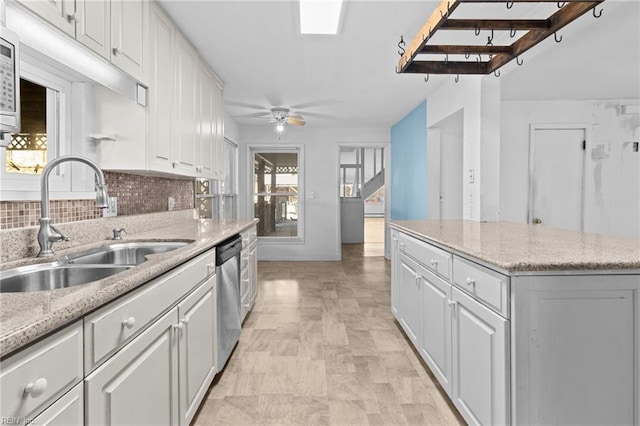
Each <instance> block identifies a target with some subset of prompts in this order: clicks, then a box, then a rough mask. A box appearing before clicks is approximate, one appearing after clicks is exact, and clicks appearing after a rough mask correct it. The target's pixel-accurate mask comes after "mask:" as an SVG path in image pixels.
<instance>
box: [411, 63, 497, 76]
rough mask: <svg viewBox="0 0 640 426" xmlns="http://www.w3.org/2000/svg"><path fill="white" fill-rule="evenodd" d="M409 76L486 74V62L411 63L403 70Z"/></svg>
mask: <svg viewBox="0 0 640 426" xmlns="http://www.w3.org/2000/svg"><path fill="white" fill-rule="evenodd" d="M404 72H406V73H411V74H416V73H417V74H488V72H487V62H473V61H469V62H465V61H458V62H456V61H449V62H446V63H445V62H444V61H413V62H411V63H410V64H409V65H408V66H407V68H406V69H405V71H404Z"/></svg>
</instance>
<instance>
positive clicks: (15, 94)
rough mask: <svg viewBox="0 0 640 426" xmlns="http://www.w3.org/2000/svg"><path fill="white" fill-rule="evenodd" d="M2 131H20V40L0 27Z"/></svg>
mask: <svg viewBox="0 0 640 426" xmlns="http://www.w3.org/2000/svg"><path fill="white" fill-rule="evenodd" d="M0 77H2V78H1V81H0V133H5V132H6V133H17V132H19V131H20V41H19V40H18V36H17V35H16V34H14V33H12V32H11V31H9V30H7V29H6V28H4V27H0Z"/></svg>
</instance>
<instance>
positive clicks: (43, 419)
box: [30, 383, 84, 426]
mask: <svg viewBox="0 0 640 426" xmlns="http://www.w3.org/2000/svg"><path fill="white" fill-rule="evenodd" d="M30 424H33V425H38V426H70V425H82V424H84V387H83V384H82V383H78V384H77V385H76V386H75V387H74V388H73V389H71V390H70V391H69V392H67V393H66V394H65V395H64V396H63V397H62V398H60V399H59V400H57V401H56V402H55V403H53V404H52V405H51V406H50V407H49V408H47V409H46V410H44V411H43V412H42V413H41V414H40V415H39V416H38V417H36V418H35V419H33V421H32V422H31V423H30Z"/></svg>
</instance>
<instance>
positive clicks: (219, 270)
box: [216, 235, 242, 371]
mask: <svg viewBox="0 0 640 426" xmlns="http://www.w3.org/2000/svg"><path fill="white" fill-rule="evenodd" d="M241 250H242V238H241V237H240V235H236V236H234V237H232V238H229V239H228V240H225V241H223V242H222V243H220V244H218V245H217V246H216V275H217V277H218V283H217V297H218V371H220V370H222V369H223V368H224V366H225V364H226V363H227V360H228V359H229V355H230V354H231V351H233V348H234V347H235V346H236V343H238V339H239V338H240V327H241V323H240V315H241V311H240V251H241Z"/></svg>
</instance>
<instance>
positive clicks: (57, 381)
mask: <svg viewBox="0 0 640 426" xmlns="http://www.w3.org/2000/svg"><path fill="white" fill-rule="evenodd" d="M0 371H1V373H0V389H1V394H0V402H1V404H0V411H1V413H0V417H1V418H3V419H8V418H25V417H27V418H33V417H34V416H36V415H37V414H39V413H40V412H41V411H42V410H44V409H45V408H47V406H49V405H50V404H51V403H53V402H54V401H55V400H56V399H58V398H59V397H60V396H62V395H63V394H64V393H65V392H67V391H68V390H69V389H71V388H72V387H73V386H74V385H75V384H77V383H79V382H80V381H82V378H83V369H82V321H78V322H76V323H75V324H73V325H71V326H69V327H66V328H65V329H63V330H61V331H59V332H57V333H55V334H54V335H52V336H50V337H47V338H46V339H44V340H42V341H40V342H38V343H36V344H34V345H32V346H30V347H28V348H26V349H24V350H22V351H20V352H18V353H17V354H15V355H13V356H11V357H9V358H7V359H6V360H4V361H2V362H1V363H0Z"/></svg>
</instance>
